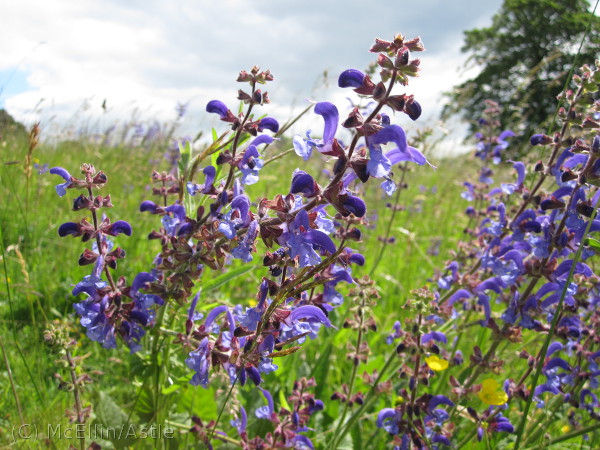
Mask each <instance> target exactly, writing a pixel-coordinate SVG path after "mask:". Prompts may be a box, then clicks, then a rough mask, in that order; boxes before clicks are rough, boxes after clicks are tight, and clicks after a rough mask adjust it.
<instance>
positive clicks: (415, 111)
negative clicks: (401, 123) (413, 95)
mask: <svg viewBox="0 0 600 450" xmlns="http://www.w3.org/2000/svg"><path fill="white" fill-rule="evenodd" d="M404 110H405V111H406V114H408V117H410V118H411V119H412V120H417V119H418V118H419V117H421V111H422V109H421V105H420V104H419V103H418V102H415V101H412V102H410V103H407V104H406V106H405V107H404Z"/></svg>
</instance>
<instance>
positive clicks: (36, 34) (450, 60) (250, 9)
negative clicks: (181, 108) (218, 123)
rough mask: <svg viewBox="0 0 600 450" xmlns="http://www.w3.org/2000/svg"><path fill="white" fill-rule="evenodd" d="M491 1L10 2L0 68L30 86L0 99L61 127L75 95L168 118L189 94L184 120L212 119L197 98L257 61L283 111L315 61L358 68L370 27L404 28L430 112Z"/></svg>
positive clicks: (95, 110)
mask: <svg viewBox="0 0 600 450" xmlns="http://www.w3.org/2000/svg"><path fill="white" fill-rule="evenodd" d="M499 3H500V0H494V1H493V2H479V1H475V0H461V1H455V2H452V4H450V2H447V4H440V2H438V1H433V0H422V1H420V2H418V4H416V5H411V4H403V5H402V8H399V7H395V8H393V9H391V8H390V7H389V5H390V2H386V1H384V0H379V1H373V2H371V3H370V4H369V6H367V5H366V4H365V3H364V2H358V1H356V2H353V1H338V0H335V1H329V2H324V1H322V0H319V1H317V0H306V1H304V2H292V1H285V0H281V1H278V2H272V1H266V0H257V1H255V2H246V1H241V0H227V1H221V2H212V1H204V0H203V1H196V0H182V1H179V2H159V1H139V2H135V1H132V2H120V1H117V0H113V1H92V0H80V1H77V2H71V1H68V0H47V1H45V2H39V1H37V0H20V1H19V2H9V3H7V5H4V6H3V18H4V20H3V26H2V27H0V52H1V53H2V55H3V58H2V60H0V70H2V69H11V68H14V67H17V66H18V68H19V69H20V70H24V71H25V72H26V73H27V74H28V76H27V82H28V84H29V86H30V89H29V90H27V91H26V92H23V93H20V94H17V95H14V96H12V97H10V98H7V99H6V101H5V105H6V108H7V109H8V111H9V112H10V113H11V114H13V115H14V116H16V117H17V118H18V119H20V120H25V121H28V122H31V121H33V120H39V119H40V118H41V119H42V120H44V119H45V120H48V118H49V117H54V122H55V123H56V124H57V125H58V126H60V123H61V121H62V122H64V121H66V120H68V119H72V118H73V115H74V114H81V106H82V104H83V102H84V100H87V101H88V103H89V105H91V107H90V108H88V110H87V112H86V113H85V114H87V116H86V117H93V115H95V114H98V115H99V114H100V113H101V109H100V105H101V104H102V101H103V100H104V99H107V104H108V106H109V107H110V108H111V111H112V116H111V117H115V118H117V117H122V118H129V117H130V115H131V111H132V110H133V109H134V108H135V107H137V108H138V110H139V111H140V114H141V115H142V116H143V117H147V118H157V119H158V120H160V121H167V120H170V119H172V118H173V117H174V107H175V105H176V104H177V102H180V101H181V102H186V101H190V115H191V119H193V121H194V126H195V127H202V126H203V125H201V124H202V123H204V122H206V121H207V120H211V121H212V118H210V119H209V118H208V117H207V116H206V115H205V114H203V113H202V112H203V109H204V105H205V104H206V102H207V101H209V100H211V99H213V98H219V99H221V100H223V101H225V102H226V103H228V104H230V105H232V106H233V105H235V104H236V100H235V92H236V90H237V89H238V87H239V86H238V85H237V84H236V83H235V81H234V80H235V78H236V76H237V72H238V71H239V70H240V69H244V68H246V69H248V68H249V67H250V66H252V65H253V64H259V65H261V66H263V67H264V68H270V69H271V70H272V72H273V73H274V74H275V77H276V82H275V83H273V84H272V85H271V86H269V87H268V89H269V91H270V92H271V94H272V98H273V109H272V110H273V111H276V112H282V113H291V110H292V108H290V107H289V106H284V105H288V104H289V103H290V102H292V101H293V100H296V106H297V109H299V108H301V107H303V101H302V100H303V99H304V98H306V97H311V96H312V95H311V89H312V87H313V86H314V85H315V84H316V83H317V81H318V80H319V79H320V74H321V73H322V71H323V70H329V71H330V72H331V73H332V74H334V73H335V74H337V73H339V72H340V71H341V70H343V69H345V68H348V67H356V68H361V67H365V66H366V65H367V63H368V61H369V60H370V59H371V58H372V56H373V55H371V54H369V53H367V51H366V50H367V49H368V48H369V46H370V45H371V43H372V40H373V38H374V37H375V36H381V37H384V38H390V37H391V36H392V35H393V34H394V33H395V32H398V31H402V32H405V33H406V34H407V35H408V36H409V37H412V36H414V35H416V34H420V35H421V36H422V38H423V40H424V42H425V45H426V47H427V50H428V51H427V52H425V53H424V54H422V55H420V56H421V57H422V68H423V72H422V77H421V78H420V79H417V80H415V81H414V83H413V84H412V86H411V87H409V89H408V90H407V92H408V93H414V94H415V97H416V98H417V99H418V101H419V102H420V103H421V104H422V105H423V110H424V116H423V117H424V119H427V118H428V119H429V122H431V121H433V120H434V117H435V114H437V112H439V105H440V97H439V96H440V92H441V91H442V90H447V89H449V88H450V87H451V86H452V85H453V84H455V82H456V81H457V80H458V75H457V73H456V68H457V67H458V66H459V65H460V64H461V63H462V62H463V60H464V59H463V56H462V55H460V52H459V47H460V45H461V42H462V30H463V29H467V28H472V27H474V26H480V25H481V24H483V23H485V22H484V21H486V20H489V17H490V16H491V14H492V13H493V12H494V11H495V10H496V8H497V7H498V5H499ZM334 83H335V82H334ZM319 93H321V94H327V95H333V98H336V99H343V98H344V96H346V95H347V94H348V93H347V92H341V93H340V92H339V91H337V92H336V91H334V90H333V89H329V90H323V89H321V90H319ZM41 99H43V101H42V102H41V104H40V100H41ZM325 99H326V98H318V99H317V98H315V100H325ZM36 105H38V106H39V107H38V108H37V109H34V108H35V107H36ZM340 106H344V105H340ZM265 111H268V110H267V109H265ZM285 119H286V117H283V119H282V120H285ZM424 122H425V121H424ZM211 123H213V122H211ZM190 127H191V124H190ZM315 128H316V127H315Z"/></svg>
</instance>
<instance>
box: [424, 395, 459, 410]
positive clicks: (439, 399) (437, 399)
mask: <svg viewBox="0 0 600 450" xmlns="http://www.w3.org/2000/svg"><path fill="white" fill-rule="evenodd" d="M439 405H448V406H450V407H452V406H454V402H452V400H450V399H449V398H448V397H446V396H444V395H434V396H433V397H431V400H429V405H428V407H429V410H433V409H435V408H437V407H438V406H439Z"/></svg>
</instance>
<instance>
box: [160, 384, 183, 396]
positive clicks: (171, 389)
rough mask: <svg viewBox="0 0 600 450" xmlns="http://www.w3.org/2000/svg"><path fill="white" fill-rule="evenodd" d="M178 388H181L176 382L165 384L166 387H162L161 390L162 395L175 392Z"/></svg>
mask: <svg viewBox="0 0 600 450" xmlns="http://www.w3.org/2000/svg"><path fill="white" fill-rule="evenodd" d="M179 388H181V386H180V385H178V384H172V385H170V386H166V387H164V388H162V391H161V392H162V394H163V395H169V394H172V393H174V392H177V391H178V390H179Z"/></svg>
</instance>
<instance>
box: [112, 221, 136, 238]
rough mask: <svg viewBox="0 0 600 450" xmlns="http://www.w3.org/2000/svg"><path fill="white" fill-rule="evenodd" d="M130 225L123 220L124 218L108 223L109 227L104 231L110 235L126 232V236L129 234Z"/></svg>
mask: <svg viewBox="0 0 600 450" xmlns="http://www.w3.org/2000/svg"><path fill="white" fill-rule="evenodd" d="M131 232H132V230H131V225H129V224H128V223H127V222H125V221H124V220H117V221H116V222H115V223H112V224H111V225H110V228H109V229H108V231H107V232H106V234H109V235H111V236H116V235H118V234H121V233H123V234H126V235H127V236H131Z"/></svg>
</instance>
